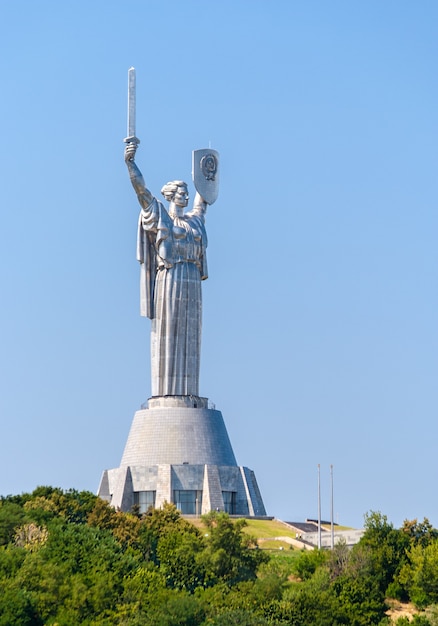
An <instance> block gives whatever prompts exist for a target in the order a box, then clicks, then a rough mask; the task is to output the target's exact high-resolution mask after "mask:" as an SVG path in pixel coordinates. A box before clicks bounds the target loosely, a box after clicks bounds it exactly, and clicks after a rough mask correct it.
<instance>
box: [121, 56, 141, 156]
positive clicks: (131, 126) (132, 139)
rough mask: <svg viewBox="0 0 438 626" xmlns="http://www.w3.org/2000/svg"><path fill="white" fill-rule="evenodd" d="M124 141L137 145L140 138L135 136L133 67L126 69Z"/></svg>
mask: <svg viewBox="0 0 438 626" xmlns="http://www.w3.org/2000/svg"><path fill="white" fill-rule="evenodd" d="M123 141H124V142H125V143H135V144H136V145H138V144H139V143H140V139H138V138H137V137H136V136H135V68H134V67H130V68H129V70H128V136H127V137H126V139H124V140H123Z"/></svg>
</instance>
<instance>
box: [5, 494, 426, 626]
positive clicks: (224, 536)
mask: <svg viewBox="0 0 438 626" xmlns="http://www.w3.org/2000/svg"><path fill="white" fill-rule="evenodd" d="M244 527H245V521H244V520H238V521H232V520H231V519H230V518H229V517H228V516H227V515H226V514H225V513H211V514H209V515H206V516H204V517H203V518H202V527H200V528H197V527H196V526H195V525H193V524H191V523H190V522H189V521H187V520H186V519H184V518H182V517H181V516H180V514H179V513H178V511H177V510H176V509H175V507H174V506H173V505H165V506H164V507H163V508H162V509H155V510H150V511H149V512H148V513H147V514H145V515H142V516H140V515H139V514H138V513H137V512H136V511H135V510H134V511H133V512H131V513H122V512H119V511H115V510H114V509H111V508H110V507H109V506H108V505H107V504H106V503H105V502H103V501H102V500H101V499H99V498H97V497H96V496H94V495H93V494H91V493H89V492H78V491H74V490H71V491H63V490H61V489H56V488H51V487H39V488H38V489H36V490H35V491H34V492H33V493H32V494H23V495H21V496H8V497H4V498H1V499H0V626H15V625H17V626H28V625H32V626H42V625H52V626H55V624H56V625H58V626H78V625H79V624H84V625H89V626H103V625H107V626H113V625H129V626H131V625H132V626H209V625H211V626H213V625H216V626H233V625H240V626H253V625H254V626H263V625H265V626H267V625H270V626H282V625H286V624H291V625H294V626H338V625H341V624H342V625H348V626H369V625H372V624H376V625H379V626H384V625H389V624H397V626H404V625H407V624H408V623H411V624H414V625H415V626H438V610H437V609H436V607H435V606H434V605H435V603H437V604H438V534H437V531H436V530H435V529H433V528H432V526H431V525H430V524H429V522H428V521H427V520H424V521H423V522H421V523H418V522H417V521H416V520H414V521H412V522H408V521H406V522H405V523H404V525H403V527H402V528H401V529H395V528H394V527H393V525H392V524H390V523H389V522H388V520H387V518H386V517H385V516H383V515H381V514H380V513H370V514H369V515H367V516H366V520H365V527H366V531H365V534H364V536H363V538H362V539H361V541H360V543H359V544H357V545H356V546H354V547H353V548H352V549H351V550H350V549H348V548H347V547H346V546H345V545H342V544H340V545H338V546H336V548H335V549H334V550H333V551H319V550H314V551H310V552H293V551H283V552H282V553H277V554H274V553H268V552H267V551H264V550H260V549H258V547H257V541H256V539H255V538H253V537H251V536H250V535H248V534H247V533H246V532H245V531H244ZM388 598H396V599H399V600H406V601H407V600H410V601H411V602H413V603H414V604H415V605H416V607H418V609H419V613H418V614H417V615H415V616H414V618H413V621H411V622H408V620H407V618H404V617H403V618H399V619H398V620H397V621H395V622H394V621H391V620H390V618H389V617H388V616H387V615H386V611H387V608H388V606H387V603H388Z"/></svg>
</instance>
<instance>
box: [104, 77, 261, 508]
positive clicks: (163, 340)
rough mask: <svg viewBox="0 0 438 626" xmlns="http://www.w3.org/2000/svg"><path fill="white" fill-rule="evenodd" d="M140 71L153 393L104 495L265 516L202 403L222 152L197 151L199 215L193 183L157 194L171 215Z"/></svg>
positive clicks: (128, 155) (140, 194)
mask: <svg viewBox="0 0 438 626" xmlns="http://www.w3.org/2000/svg"><path fill="white" fill-rule="evenodd" d="M135 97H136V94H135V70H134V68H131V69H130V70H129V72H128V136H127V138H126V139H125V140H124V141H125V143H126V147H125V162H126V165H127V167H128V172H129V176H130V180H131V183H132V186H133V188H134V190H135V193H136V195H137V199H138V202H139V204H140V207H141V209H140V215H139V221H138V238H137V259H138V261H139V262H140V312H141V315H143V316H145V317H149V318H150V320H151V379H152V380H151V389H152V394H151V397H150V398H149V400H148V402H147V406H142V408H141V409H140V410H139V411H137V412H136V413H135V415H134V419H133V422H132V426H131V430H130V432H129V435H128V440H127V442H126V445H125V450H124V453H123V456H122V460H121V463H120V467H118V468H115V469H110V470H105V471H104V472H103V475H102V479H101V482H100V486H99V490H98V495H99V496H100V497H101V498H103V499H105V500H107V501H108V502H110V504H111V505H112V506H114V507H117V508H120V509H121V510H123V511H129V510H130V509H131V508H132V507H133V506H134V505H137V506H138V507H139V510H140V512H142V513H143V512H146V511H147V509H148V508H149V507H150V506H153V507H160V506H162V505H163V504H164V503H165V502H172V503H174V504H175V505H176V507H177V508H178V509H179V510H180V511H181V512H182V513H183V514H187V515H190V514H192V515H200V514H204V513H208V512H209V511H212V510H219V511H225V512H227V513H229V514H231V515H239V516H266V511H265V507H264V505H263V500H262V497H261V494H260V491H259V488H258V485H257V481H256V478H255V475H254V472H253V471H252V470H250V469H248V468H247V467H242V466H238V465H237V462H236V459H235V456H234V452H233V449H232V447H231V443H230V440H229V437H228V433H227V430H226V427H225V423H224V420H223V417H222V414H221V412H220V411H218V410H216V409H215V407H214V405H213V404H212V403H210V402H209V400H208V398H204V397H201V396H200V395H199V372H200V355H201V324H202V290H201V283H202V281H203V280H205V279H206V278H207V258H206V249H207V233H206V228H205V217H206V212H207V206H208V205H212V204H213V203H214V202H215V201H216V199H217V196H218V191H219V154H218V153H217V152H216V151H215V150H212V149H210V148H208V149H202V150H195V151H194V152H193V170H192V176H193V182H194V185H195V188H196V195H195V199H194V203H193V207H192V208H191V209H190V210H188V211H186V212H185V209H186V207H187V206H188V201H189V196H188V190H187V184H186V183H185V182H184V181H180V180H175V181H171V182H168V183H167V184H165V185H164V186H163V188H162V189H161V193H162V195H163V196H164V198H165V200H167V201H168V202H169V206H168V208H167V209H166V208H165V206H164V205H163V203H162V202H161V201H160V200H158V199H157V198H155V197H154V196H153V195H152V193H151V192H150V191H149V189H148V188H147V187H146V185H145V182H144V179H143V176H142V174H141V172H140V170H139V168H138V166H137V164H136V163H135V155H136V151H137V148H138V145H139V143H140V141H139V139H137V137H136V132H135V114H136V110H135Z"/></svg>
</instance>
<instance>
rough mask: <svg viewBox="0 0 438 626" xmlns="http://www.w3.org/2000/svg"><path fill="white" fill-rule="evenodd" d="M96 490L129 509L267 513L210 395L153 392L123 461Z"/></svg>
mask: <svg viewBox="0 0 438 626" xmlns="http://www.w3.org/2000/svg"><path fill="white" fill-rule="evenodd" d="M98 495H99V496H100V497H102V498H104V499H105V500H107V501H108V502H110V503H111V505H112V506H114V507H117V508H120V509H121V510H122V511H129V510H130V509H131V508H132V506H134V505H135V504H137V505H139V506H140V510H142V511H145V510H146V509H147V508H148V506H149V505H151V504H152V505H153V506H155V507H160V506H162V505H163V504H164V503H165V502H173V503H175V504H176V506H177V507H178V508H180V509H181V511H182V512H183V513H187V514H195V515H196V514H204V513H208V512H209V511H212V510H220V511H226V512H228V513H230V514H233V515H242V516H257V517H258V516H266V511H265V507H264V505H263V500H262V497H261V494H260V491H259V488H258V485H257V481H256V478H255V475H254V472H252V471H251V470H250V469H248V468H246V467H239V466H238V465H237V463H236V459H235V456H234V453H233V449H232V447H231V443H230V440H229V437H228V433H227V430H226V427H225V423H224V420H223V417H222V414H221V412H220V411H217V410H216V409H215V408H213V407H212V406H209V403H208V400H207V398H198V397H194V396H181V397H179V396H168V397H155V398H151V399H150V400H149V402H148V408H146V409H142V410H140V411H137V412H136V413H135V415H134V420H133V422H132V426H131V430H130V433H129V436H128V441H127V443H126V446H125V450H124V453H123V457H122V461H121V463H120V467H119V468H116V469H111V470H105V471H104V472H103V476H102V479H101V483H100V486H99V490H98Z"/></svg>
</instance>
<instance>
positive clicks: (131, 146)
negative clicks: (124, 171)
mask: <svg viewBox="0 0 438 626" xmlns="http://www.w3.org/2000/svg"><path fill="white" fill-rule="evenodd" d="M137 147H138V146H137V143H135V142H132V143H128V144H126V148H125V163H126V165H127V166H128V172H129V178H130V179H131V183H132V186H133V187H134V189H135V193H136V194H137V198H138V201H139V202H140V204H141V206H142V207H143V208H144V209H146V208H147V207H148V206H149V205H150V204H151V202H152V200H153V198H154V197H153V195H152V194H151V192H150V191H149V189H148V188H147V187H146V185H145V182H144V178H143V175H142V173H141V172H140V170H139V169H138V167H137V164H136V163H135V160H134V159H135V153H136V152H137Z"/></svg>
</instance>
